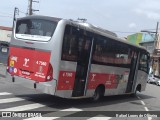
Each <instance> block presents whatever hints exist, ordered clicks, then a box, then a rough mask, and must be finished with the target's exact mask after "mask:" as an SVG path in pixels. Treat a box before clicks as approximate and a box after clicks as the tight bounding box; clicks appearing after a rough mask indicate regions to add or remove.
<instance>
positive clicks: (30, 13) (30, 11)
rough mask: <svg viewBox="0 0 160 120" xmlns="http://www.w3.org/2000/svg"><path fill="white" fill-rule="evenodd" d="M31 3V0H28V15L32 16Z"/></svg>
mask: <svg viewBox="0 0 160 120" xmlns="http://www.w3.org/2000/svg"><path fill="white" fill-rule="evenodd" d="M32 2H33V0H29V12H28V14H29V15H32Z"/></svg>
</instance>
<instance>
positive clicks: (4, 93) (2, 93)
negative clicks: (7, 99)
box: [0, 92, 12, 95]
mask: <svg viewBox="0 0 160 120" xmlns="http://www.w3.org/2000/svg"><path fill="white" fill-rule="evenodd" d="M11 94H12V93H8V92H1V93H0V95H11Z"/></svg>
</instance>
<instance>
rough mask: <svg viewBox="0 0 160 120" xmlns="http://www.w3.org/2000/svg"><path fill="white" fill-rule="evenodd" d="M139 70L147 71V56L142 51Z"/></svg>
mask: <svg viewBox="0 0 160 120" xmlns="http://www.w3.org/2000/svg"><path fill="white" fill-rule="evenodd" d="M139 70H142V71H144V72H146V73H148V71H149V70H148V56H147V55H146V54H144V53H141V55H140V60H139Z"/></svg>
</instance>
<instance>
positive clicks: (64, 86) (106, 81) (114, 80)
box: [57, 71, 129, 90]
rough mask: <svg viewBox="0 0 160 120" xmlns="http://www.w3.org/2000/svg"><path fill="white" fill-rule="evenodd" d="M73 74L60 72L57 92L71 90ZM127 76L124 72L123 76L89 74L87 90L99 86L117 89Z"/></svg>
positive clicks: (71, 72)
mask: <svg viewBox="0 0 160 120" xmlns="http://www.w3.org/2000/svg"><path fill="white" fill-rule="evenodd" d="M75 73H76V72H74V71H60V73H59V79H58V86H57V90H73V87H74V81H75ZM128 74H129V73H128V72H124V74H123V75H116V74H107V73H90V74H89V77H88V85H87V89H96V87H97V86H98V85H100V84H103V85H105V88H106V89H117V87H118V84H119V83H120V82H127V81H128V77H127V76H128Z"/></svg>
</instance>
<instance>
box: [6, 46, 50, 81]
mask: <svg viewBox="0 0 160 120" xmlns="http://www.w3.org/2000/svg"><path fill="white" fill-rule="evenodd" d="M49 60H50V52H44V51H39V50H32V49H26V48H17V47H10V54H9V63H8V71H9V73H10V74H11V75H16V76H20V77H23V78H27V79H32V80H35V81H38V82H44V81H46V77H47V76H46V75H47V72H48V66H49Z"/></svg>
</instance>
